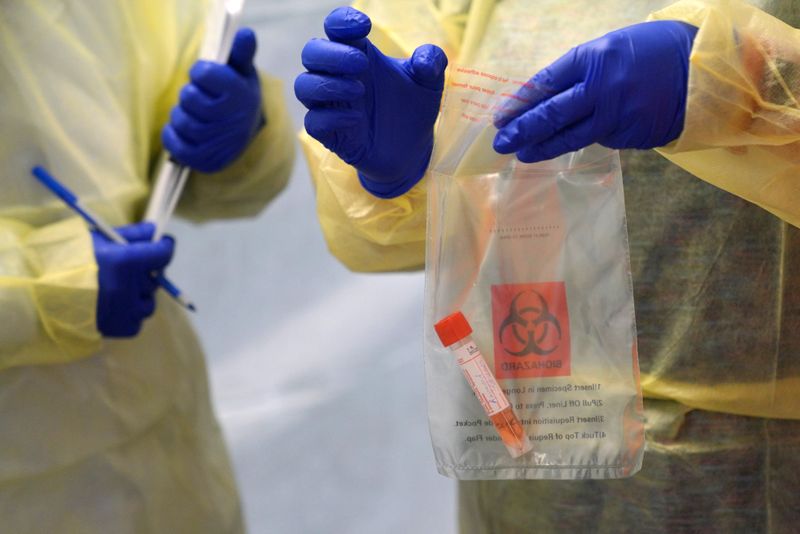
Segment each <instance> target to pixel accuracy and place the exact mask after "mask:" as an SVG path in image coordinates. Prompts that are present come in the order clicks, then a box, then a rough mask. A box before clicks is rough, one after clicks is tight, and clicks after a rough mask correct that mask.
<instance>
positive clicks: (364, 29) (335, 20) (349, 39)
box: [325, 7, 372, 51]
mask: <svg viewBox="0 0 800 534" xmlns="http://www.w3.org/2000/svg"><path fill="white" fill-rule="evenodd" d="M370 30H372V21H371V20H369V17H368V16H367V15H366V14H364V13H362V12H361V11H359V10H357V9H354V8H352V7H337V8H336V9H334V10H333V11H331V12H330V14H329V15H328V16H327V17H325V35H327V36H328V39H330V40H331V41H336V42H338V43H345V44H349V45H351V46H355V47H356V48H358V49H360V50H362V51H363V50H364V47H365V45H366V42H367V41H366V39H365V37H366V36H367V35H369V32H370Z"/></svg>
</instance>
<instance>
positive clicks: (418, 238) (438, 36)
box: [299, 0, 471, 271]
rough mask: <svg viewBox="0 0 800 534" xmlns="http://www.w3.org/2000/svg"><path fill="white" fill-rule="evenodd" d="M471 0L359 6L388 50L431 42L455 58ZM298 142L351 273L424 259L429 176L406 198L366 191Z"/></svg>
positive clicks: (329, 230)
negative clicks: (437, 4)
mask: <svg viewBox="0 0 800 534" xmlns="http://www.w3.org/2000/svg"><path fill="white" fill-rule="evenodd" d="M470 4H471V3H470V2H469V1H467V0H449V1H444V2H440V3H439V6H438V7H436V6H434V3H433V2H429V1H424V0H405V1H400V2H382V1H380V0H362V1H360V2H356V3H355V4H354V7H355V8H356V9H359V10H361V11H363V12H365V13H366V14H367V15H369V17H370V18H371V20H372V31H371V32H370V36H369V38H370V40H371V41H372V42H373V44H375V46H377V47H378V48H380V49H381V51H382V52H383V53H385V54H386V55H389V56H394V57H407V56H410V55H411V53H412V52H413V51H414V49H415V48H416V47H418V46H420V45H422V44H425V43H433V44H436V45H438V46H441V47H442V48H443V49H444V50H445V52H446V53H447V56H448V57H449V58H451V61H452V58H454V57H456V54H457V51H458V48H459V47H460V44H461V43H460V41H461V39H462V38H463V34H464V26H465V24H466V21H467V15H468V12H469V9H470ZM299 137H300V144H301V146H302V149H303V153H304V155H305V157H306V161H307V162H308V168H309V172H310V174H311V179H312V181H313V183H314V187H315V189H316V196H317V215H318V217H319V221H320V225H321V226H322V231H323V234H324V235H325V239H326V241H327V243H328V248H329V249H330V251H331V253H332V254H333V255H334V256H335V257H336V258H338V259H339V260H340V261H341V262H342V263H343V264H344V265H345V266H347V267H348V268H349V269H351V270H353V271H397V270H410V269H416V268H419V267H421V266H422V265H423V264H424V263H425V221H426V209H427V195H426V190H427V186H426V179H425V178H423V179H422V180H421V181H420V182H419V183H418V184H417V185H416V186H415V187H414V188H412V189H411V191H409V192H408V193H406V194H405V195H402V196H400V197H397V198H393V199H385V200H384V199H380V198H376V197H374V196H372V195H371V194H369V193H367V192H366V191H365V190H364V189H363V188H362V187H361V184H360V183H359V181H358V176H357V175H356V171H355V169H354V168H353V167H351V166H350V165H348V164H346V163H344V162H343V161H342V160H340V159H339V158H338V157H336V155H334V154H332V153H331V152H329V151H328V150H327V149H325V148H324V147H323V146H322V145H321V144H320V143H318V142H317V141H316V140H314V139H313V138H311V137H310V136H309V135H308V134H306V133H305V132H301V133H300V136H299Z"/></svg>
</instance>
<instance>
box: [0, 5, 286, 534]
mask: <svg viewBox="0 0 800 534" xmlns="http://www.w3.org/2000/svg"><path fill="white" fill-rule="evenodd" d="M206 10H207V4H206V2H202V1H201V2H197V1H188V0H187V1H167V2H164V1H155V0H153V1H143V2H123V1H105V0H102V1H101V0H92V1H88V2H87V1H67V0H46V1H41V2H7V3H4V5H3V15H2V17H0V48H2V53H0V101H2V102H3V105H2V106H0V137H2V139H3V142H2V143H0V162H2V170H1V171H0V183H2V191H3V194H2V195H0V251H2V253H0V319H1V320H0V414H2V416H0V435H2V436H3V438H2V440H0V517H2V522H1V523H2V527H1V528H0V530H3V531H4V532H15V533H26V532H82V533H84V532H87V533H88V532H109V529H112V530H113V531H114V532H238V531H240V530H241V528H242V524H241V517H240V511H239V505H238V497H237V492H236V488H235V483H234V479H233V475H232V473H231V469H230V466H229V462H228V457H227V453H226V451H225V447H224V444H223V442H222V438H221V435H220V432H219V428H218V426H217V423H216V421H215V419H214V416H213V413H212V410H211V406H210V402H209V392H208V384H207V378H206V370H205V363H204V359H203V354H202V351H201V348H200V346H199V344H198V342H197V340H196V337H195V335H194V333H193V332H192V329H191V327H190V325H189V322H188V320H187V318H186V316H185V314H184V312H183V311H182V309H181V308H180V307H178V306H177V305H176V304H175V303H174V302H173V301H172V300H171V299H169V298H165V297H164V295H163V294H159V299H158V306H157V311H156V313H155V315H154V316H153V317H152V318H151V319H149V320H148V321H147V322H146V323H145V325H144V328H143V330H142V332H141V334H140V335H139V336H138V337H137V338H135V339H129V340H115V341H111V340H102V339H101V338H100V335H99V333H98V332H97V330H96V326H95V324H96V318H95V307H96V304H97V267H96V265H95V261H94V254H93V250H92V245H91V239H90V234H89V231H88V228H87V226H86V224H85V223H84V222H83V221H82V220H80V219H78V218H76V217H74V215H73V214H72V213H71V212H70V210H68V209H67V208H66V207H65V206H64V205H63V203H62V202H61V201H60V200H58V199H56V198H54V197H53V195H52V194H51V193H49V192H48V191H47V190H45V189H44V188H42V187H41V185H40V184H39V183H37V181H36V180H34V179H33V178H32V177H31V176H30V170H31V168H32V167H33V166H34V165H36V164H39V165H44V166H46V167H47V168H48V169H50V170H51V171H52V172H53V173H54V174H56V175H57V176H58V177H59V178H60V179H61V180H63V181H64V183H65V184H66V185H68V186H69V187H70V189H72V190H73V191H75V192H76V194H77V195H78V196H79V197H80V198H81V200H82V201H83V202H85V203H86V205H87V206H89V207H90V208H91V209H92V210H94V211H96V212H97V213H99V214H100V215H101V216H102V217H103V218H105V219H106V220H108V221H109V222H110V223H111V224H114V225H121V224H126V223H131V222H134V221H135V220H136V219H138V217H140V216H141V212H142V209H143V205H144V202H145V200H146V198H147V194H148V190H149V187H150V184H149V177H150V173H151V171H152V166H153V163H154V161H155V160H156V158H157V156H158V154H159V152H160V145H159V136H160V130H161V127H162V126H163V124H164V122H165V121H166V120H167V119H168V114H169V110H170V108H171V106H172V105H173V104H174V102H175V101H176V99H177V93H178V90H179V89H180V87H181V85H182V84H183V83H184V82H185V80H186V79H187V77H188V69H189V67H190V66H191V64H192V62H193V58H194V56H195V55H196V51H197V48H198V46H199V43H200V39H201V35H202V29H203V23H204V21H205V15H206ZM264 96H265V99H264V107H265V114H266V115H267V117H268V125H267V127H266V128H265V130H264V131H263V132H262V133H261V135H260V136H259V137H258V138H257V139H256V140H255V142H254V145H253V146H252V147H251V148H250V149H248V151H247V152H246V153H245V154H243V155H242V157H241V158H240V159H239V160H237V161H236V162H235V163H234V164H233V165H232V166H231V167H229V169H227V170H226V171H225V172H222V173H219V174H216V175H207V176H199V175H193V176H192V177H191V178H190V185H189V189H188V191H187V195H186V197H185V199H184V200H185V202H184V203H183V204H182V206H181V209H182V212H183V213H184V214H185V215H188V216H190V217H191V218H193V219H195V220H202V219H204V218H207V217H211V216H214V217H216V216H226V217H234V216H241V215H249V214H253V213H256V212H257V211H258V210H260V209H261V208H262V207H263V206H264V205H265V204H266V202H267V201H268V200H269V199H270V198H272V197H273V196H274V195H275V194H276V193H277V192H278V191H279V190H280V188H281V187H282V186H283V185H284V184H285V182H286V180H287V178H288V175H289V171H290V169H291V160H292V144H291V128H290V124H289V122H288V120H287V115H286V113H285V111H284V109H283V103H282V92H281V90H280V86H279V85H277V84H276V83H275V82H273V81H267V82H266V84H265V87H264Z"/></svg>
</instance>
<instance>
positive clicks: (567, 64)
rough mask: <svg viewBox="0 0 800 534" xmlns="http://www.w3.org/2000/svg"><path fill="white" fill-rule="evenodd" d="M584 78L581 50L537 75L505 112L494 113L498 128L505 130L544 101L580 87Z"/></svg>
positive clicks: (510, 99) (522, 88) (521, 89)
mask: <svg viewBox="0 0 800 534" xmlns="http://www.w3.org/2000/svg"><path fill="white" fill-rule="evenodd" d="M583 77H584V69H583V64H582V62H581V61H580V50H579V48H578V47H576V48H573V49H572V50H570V51H569V52H567V53H566V54H564V55H563V56H561V57H560V58H558V59H557V60H556V61H554V62H553V63H551V64H550V65H549V66H547V67H545V68H543V69H542V70H540V71H539V72H537V73H536V74H535V75H534V76H533V77H532V78H531V79H530V80H528V81H527V82H526V83H525V84H523V85H522V87H520V88H519V89H518V90H517V92H516V93H515V94H514V96H513V97H512V98H509V99H507V100H506V101H505V102H504V103H503V104H502V106H501V108H502V109H501V110H500V111H499V112H497V113H495V116H494V125H495V127H496V128H502V127H503V126H505V125H506V124H508V123H509V122H510V121H512V120H513V119H515V118H517V117H519V116H520V115H522V114H523V113H525V112H526V111H528V110H531V109H533V108H534V107H536V106H537V105H539V104H540V103H541V102H543V101H544V100H546V99H548V98H550V97H552V96H553V95H555V94H558V93H561V92H563V91H566V90H567V89H569V88H570V87H572V86H573V85H575V84H577V83H580V82H581V81H583Z"/></svg>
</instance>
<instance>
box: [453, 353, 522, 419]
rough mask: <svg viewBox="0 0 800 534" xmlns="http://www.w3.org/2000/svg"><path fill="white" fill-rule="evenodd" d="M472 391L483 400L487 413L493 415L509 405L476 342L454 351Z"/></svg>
mask: <svg viewBox="0 0 800 534" xmlns="http://www.w3.org/2000/svg"><path fill="white" fill-rule="evenodd" d="M453 352H454V353H455V355H456V359H457V360H458V365H459V367H461V370H462V371H463V372H464V376H465V377H466V378H467V382H469V385H470V387H471V388H472V391H474V392H475V395H476V396H477V397H478V400H479V401H481V405H483V409H484V410H486V414H487V415H489V416H492V415H494V414H496V413H498V412H501V411H503V410H505V409H506V408H508V407H509V402H508V399H507V398H506V396H505V394H504V393H503V391H502V390H501V389H500V385H499V384H498V383H497V380H495V378H494V375H493V374H492V371H491V370H489V366H488V365H486V360H484V359H483V355H482V354H481V351H479V350H478V346H477V345H476V344H475V343H472V342H470V343H467V344H466V345H464V346H463V347H460V348H458V349H455V350H454V351H453Z"/></svg>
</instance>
